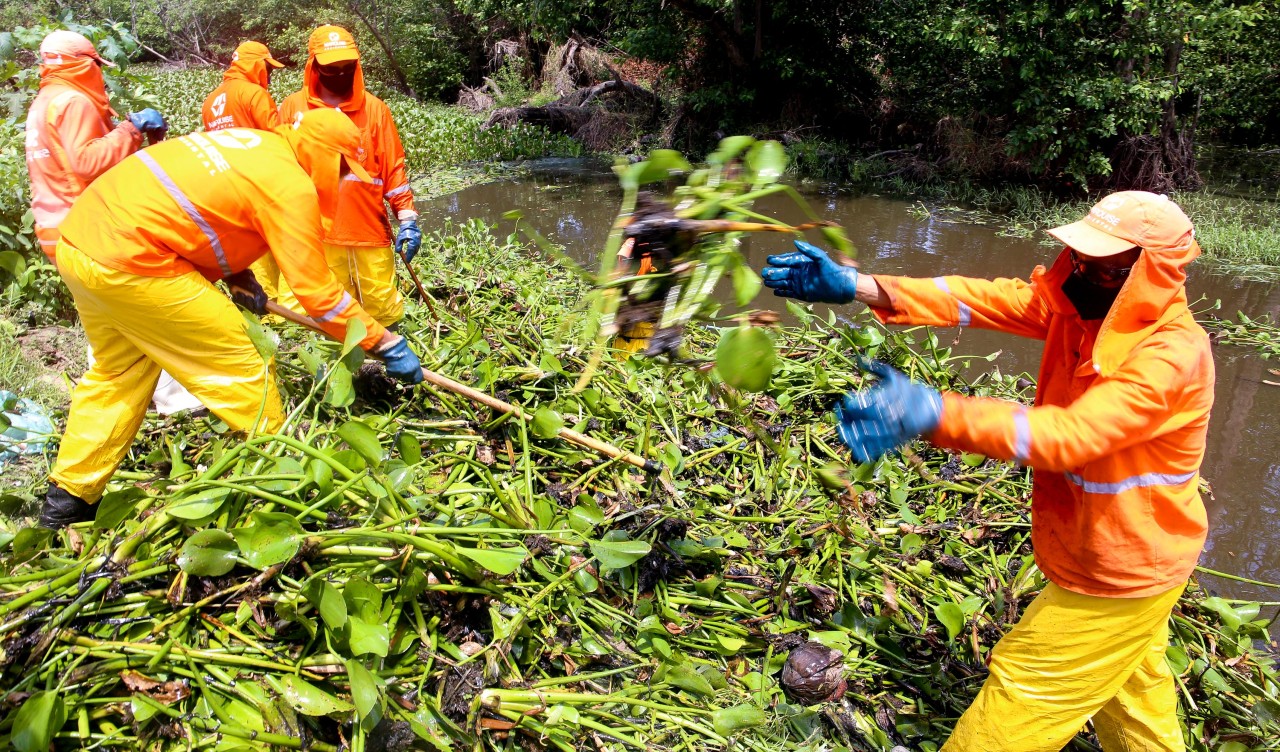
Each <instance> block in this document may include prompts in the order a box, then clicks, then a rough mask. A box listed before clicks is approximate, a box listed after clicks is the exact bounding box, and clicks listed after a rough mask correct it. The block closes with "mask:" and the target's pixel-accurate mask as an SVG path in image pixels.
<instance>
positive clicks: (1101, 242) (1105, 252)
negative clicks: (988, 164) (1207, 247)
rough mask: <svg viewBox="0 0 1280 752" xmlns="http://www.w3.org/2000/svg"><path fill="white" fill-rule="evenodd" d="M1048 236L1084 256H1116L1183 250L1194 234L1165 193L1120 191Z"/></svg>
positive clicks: (1053, 230) (1183, 216) (1179, 210)
mask: <svg viewBox="0 0 1280 752" xmlns="http://www.w3.org/2000/svg"><path fill="white" fill-rule="evenodd" d="M1049 234H1050V235H1052V236H1053V237H1055V238H1057V239H1058V240H1061V241H1062V242H1063V243H1066V244H1067V245H1068V246H1069V247H1071V248H1072V249H1074V250H1075V251H1076V252H1077V253H1079V254H1080V255H1082V256H1093V257H1095V258H1096V257H1102V256H1114V255H1115V254H1117V253H1123V252H1124V251H1127V250H1129V249H1130V248H1132V247H1134V246H1135V245H1136V246H1138V247H1140V248H1181V247H1183V246H1185V245H1186V244H1187V242H1188V241H1190V240H1191V239H1192V237H1193V235H1194V229H1193V228H1192V226H1191V220H1190V219H1188V218H1187V215H1186V214H1184V213H1183V211H1182V209H1180V208H1178V205H1177V204H1175V203H1173V202H1172V201H1170V200H1169V197H1168V196H1165V195H1163V194H1156V193H1148V192H1146V191H1120V192H1119V193H1113V194H1111V195H1110V196H1107V197H1106V198H1103V199H1102V200H1101V201H1099V202H1098V203H1096V204H1094V205H1093V208H1092V209H1090V210H1089V214H1088V216H1086V217H1085V218H1084V219H1082V220H1080V221H1079V222H1072V223H1071V224H1069V225H1063V226H1061V227H1055V228H1053V229H1052V230H1049Z"/></svg>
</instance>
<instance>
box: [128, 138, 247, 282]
mask: <svg viewBox="0 0 1280 752" xmlns="http://www.w3.org/2000/svg"><path fill="white" fill-rule="evenodd" d="M137 155H138V159H141V160H142V163H143V164H144V165H146V166H147V169H148V170H151V174H153V175H155V176H156V179H157V180H159V181H160V185H162V186H164V189H165V191H167V192H168V193H169V195H170V196H172V197H173V200H174V201H177V202H178V206H180V207H182V211H183V212H185V213H186V215H187V218H188V219H190V220H191V221H192V222H194V223H195V225H196V227H199V228H200V232H203V233H204V236H205V237H206V238H208V239H209V247H210V248H212V249H213V255H214V256H215V257H217V259H218V267H219V268H221V269H222V273H223V275H230V274H231V265H230V264H228V263H227V254H226V253H225V252H224V251H223V250H222V239H221V238H219V237H218V233H216V232H214V231H213V228H212V227H210V226H209V223H208V222H207V221H206V220H205V218H204V215H203V214H201V213H200V210H199V209H197V208H196V205H195V204H193V203H191V199H189V198H187V194H185V193H183V192H182V189H181V188H179V187H178V184H177V183H175V182H173V178H171V177H169V173H167V172H165V171H164V168H163V167H161V166H160V163H159V162H157V161H156V160H155V158H154V157H152V156H151V155H150V154H148V153H146V152H145V151H140V152H137Z"/></svg>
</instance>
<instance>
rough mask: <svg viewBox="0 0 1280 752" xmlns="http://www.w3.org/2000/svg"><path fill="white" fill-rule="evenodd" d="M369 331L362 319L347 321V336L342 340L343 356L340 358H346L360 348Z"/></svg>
mask: <svg viewBox="0 0 1280 752" xmlns="http://www.w3.org/2000/svg"><path fill="white" fill-rule="evenodd" d="M368 333H369V330H368V329H366V328H365V326H364V322H363V321H361V320H360V319H354V318H353V319H348V320H347V336H346V337H344V338H343V340H342V354H341V355H340V356H339V357H342V358H344V359H345V358H346V357H347V355H348V354H349V353H351V352H354V351H355V350H356V349H357V348H359V347H360V343H361V342H362V341H363V340H364V338H365V335H367V334H368Z"/></svg>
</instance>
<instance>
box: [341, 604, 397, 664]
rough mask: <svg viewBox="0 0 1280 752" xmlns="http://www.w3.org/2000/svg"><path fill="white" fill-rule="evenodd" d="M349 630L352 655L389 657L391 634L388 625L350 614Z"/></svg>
mask: <svg viewBox="0 0 1280 752" xmlns="http://www.w3.org/2000/svg"><path fill="white" fill-rule="evenodd" d="M347 628H348V629H349V630H350V632H351V633H350V638H349V640H348V642H349V643H350V645H351V654H352V655H356V656H360V655H376V656H378V657H380V658H385V657H387V652H388V650H389V649H390V648H391V633H390V631H388V629H387V625H386V624H383V623H381V622H380V621H379V622H371V621H369V620H368V619H365V618H364V617H361V616H356V615H355V614H350V615H349V616H348V620H347Z"/></svg>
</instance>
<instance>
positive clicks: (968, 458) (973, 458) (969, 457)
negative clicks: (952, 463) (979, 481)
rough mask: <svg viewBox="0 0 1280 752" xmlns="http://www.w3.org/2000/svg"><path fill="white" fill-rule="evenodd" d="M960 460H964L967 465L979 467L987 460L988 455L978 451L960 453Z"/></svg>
mask: <svg viewBox="0 0 1280 752" xmlns="http://www.w3.org/2000/svg"><path fill="white" fill-rule="evenodd" d="M960 461H961V462H963V463H964V464H965V466H966V467H978V466H979V465H981V464H982V463H984V462H986V461H987V456H986V455H985V454H978V453H976V452H965V453H964V454H962V455H960Z"/></svg>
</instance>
